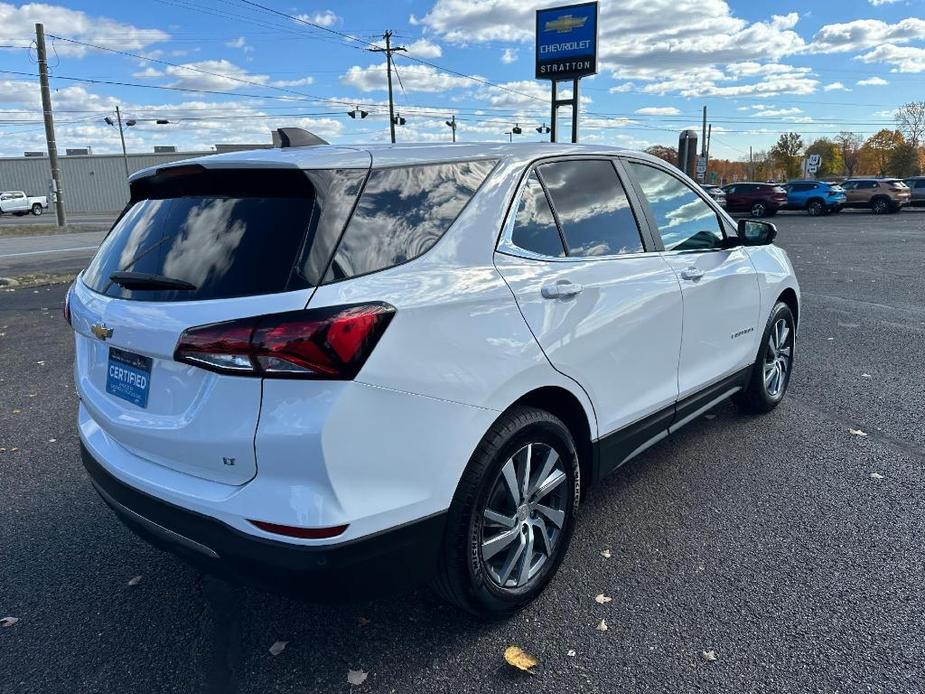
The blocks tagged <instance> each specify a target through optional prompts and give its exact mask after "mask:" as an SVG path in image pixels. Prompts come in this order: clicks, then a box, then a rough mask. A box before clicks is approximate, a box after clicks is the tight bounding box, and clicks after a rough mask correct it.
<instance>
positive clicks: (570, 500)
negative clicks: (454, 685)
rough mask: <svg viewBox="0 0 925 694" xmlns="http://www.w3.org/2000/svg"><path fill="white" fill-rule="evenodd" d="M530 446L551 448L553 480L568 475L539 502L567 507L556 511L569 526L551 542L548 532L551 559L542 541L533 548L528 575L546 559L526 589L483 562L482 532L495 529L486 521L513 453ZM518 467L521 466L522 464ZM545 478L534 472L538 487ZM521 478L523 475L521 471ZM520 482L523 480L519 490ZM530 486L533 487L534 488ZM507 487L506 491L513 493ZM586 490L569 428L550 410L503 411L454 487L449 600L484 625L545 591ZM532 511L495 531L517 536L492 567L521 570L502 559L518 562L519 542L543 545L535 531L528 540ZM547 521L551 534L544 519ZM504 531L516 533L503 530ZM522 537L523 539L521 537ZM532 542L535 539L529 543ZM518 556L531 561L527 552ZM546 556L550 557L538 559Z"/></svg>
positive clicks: (444, 565) (444, 591) (440, 576)
mask: <svg viewBox="0 0 925 694" xmlns="http://www.w3.org/2000/svg"><path fill="white" fill-rule="evenodd" d="M528 444H530V445H537V446H539V447H542V450H543V451H546V452H547V454H548V451H549V450H552V451H555V453H556V454H557V455H558V462H557V463H556V467H555V469H553V470H552V471H551V472H550V474H549V476H548V477H547V479H549V478H551V477H552V476H553V474H552V473H556V472H561V473H563V474H564V476H565V479H564V480H563V481H561V482H560V483H559V484H558V486H556V487H555V488H554V491H552V492H549V493H547V494H545V495H543V496H541V498H542V499H545V500H552V501H549V502H548V503H549V504H550V506H555V508H556V509H558V508H559V506H560V505H561V506H562V509H561V511H558V510H557V513H562V514H563V515H562V516H561V517H560V518H564V520H563V522H562V526H561V528H554V527H553V528H551V529H550V530H548V531H547V536H550V535H549V533H554V535H553V537H554V539H553V540H552V542H551V544H552V551H551V552H549V551H548V548H547V553H546V555H543V552H542V550H539V549H535V547H539V543H538V544H537V545H536V546H535V547H534V545H533V544H531V545H530V548H531V555H530V561H531V564H530V565H528V567H527V574H528V575H529V574H530V572H531V571H532V569H533V566H534V565H533V558H534V556H536V555H537V554H538V555H540V556H539V557H538V558H537V562H540V563H539V565H538V566H537V568H536V573H535V575H532V576H529V577H528V578H527V579H526V580H525V581H524V582H523V584H522V585H514V586H506V584H507V583H508V581H510V580H513V581H514V582H515V584H517V583H519V579H518V578H517V577H514V576H513V575H511V577H510V578H508V579H505V580H504V581H502V583H501V584H499V580H498V579H499V578H500V576H498V574H497V573H493V572H494V571H495V569H493V568H492V567H491V565H490V563H489V560H488V559H486V558H485V557H484V552H483V542H484V540H483V532H485V531H486V529H489V530H490V529H491V528H493V526H492V524H491V521H486V520H485V511H486V510H488V509H489V505H490V504H491V505H492V507H493V508H497V504H498V503H499V502H498V501H497V500H496V496H495V495H496V494H497V493H498V491H499V488H498V486H497V485H498V483H499V480H503V479H504V476H503V472H502V470H503V469H504V468H505V467H506V466H507V463H508V462H509V461H514V457H515V454H517V455H518V456H520V455H522V452H523V451H524V448H525V447H526V446H527V445H528ZM531 450H532V449H531ZM538 458H539V456H538ZM543 460H544V462H545V460H547V458H545V457H544V458H543ZM512 464H513V465H515V466H516V462H512ZM542 472H543V469H542V468H540V469H539V471H538V472H533V473H532V474H533V475H536V484H537V485H538V483H539V482H541V481H542V480H539V476H540V475H542ZM517 475H520V473H519V472H518V473H517ZM519 484H520V480H519V479H518V482H517V485H518V486H519ZM528 486H530V484H529V482H528ZM503 489H505V490H506V489H507V487H503ZM580 492H581V473H580V467H579V464H578V453H577V450H576V448H575V442H574V440H573V439H572V435H571V434H570V433H569V430H568V428H567V427H566V426H565V425H564V424H563V423H562V422H561V421H560V420H559V419H557V418H556V417H554V416H552V415H551V414H549V413H548V412H545V411H543V410H539V409H536V408H533V407H515V408H512V409H511V410H509V411H508V412H506V413H504V414H503V415H501V417H499V418H498V420H497V421H496V422H495V423H494V424H493V425H492V427H491V428H490V429H489V430H488V433H486V434H485V436H484V437H483V438H482V440H481V442H480V443H479V445H478V447H477V448H476V449H475V452H474V453H473V454H472V458H471V459H470V460H469V465H468V466H467V467H466V470H465V472H464V473H463V476H462V479H461V480H460V482H459V486H458V487H457V489H456V494H455V495H454V497H453V503H452V505H451V506H450V511H449V514H448V516H447V526H446V534H445V537H444V544H443V550H442V555H441V558H440V565H439V567H438V571H437V576H436V579H435V581H434V589H435V590H436V591H437V593H438V594H439V595H440V596H441V597H443V598H444V599H445V600H447V601H448V602H450V603H452V604H454V605H456V606H457V607H459V608H461V609H463V610H466V611H467V612H470V613H472V614H474V615H476V616H478V617H481V618H485V619H500V618H504V617H508V616H510V615H511V614H513V613H514V612H516V611H517V610H519V609H521V608H522V607H524V606H525V605H526V604H527V603H529V602H530V601H531V600H533V599H534V598H535V597H536V596H537V595H539V594H540V593H541V592H542V590H543V589H544V588H545V587H546V584H547V583H548V582H549V580H550V579H551V578H552V577H553V575H554V574H555V572H556V570H557V569H558V568H559V564H560V563H561V562H562V558H563V557H564V556H565V553H566V551H567V550H568V545H569V541H570V540H571V536H572V532H573V531H574V528H575V515H576V513H577V512H578V499H579V495H580ZM554 495H555V496H554ZM502 496H504V494H502ZM512 496H513V495H512V494H511V496H504V499H502V500H501V501H504V500H505V499H507V500H508V501H510V502H512V505H513V504H515V503H517V502H515V501H514V500H513V498H512ZM527 506H529V507H530V508H531V509H532V504H528V503H525V502H524V503H521V504H520V506H517V511H516V512H515V513H514V515H513V516H511V517H510V519H509V522H512V523H513V525H504V526H501V524H498V525H499V526H501V527H502V529H501V530H498V531H497V532H498V533H500V534H508V533H511V534H512V535H511V537H513V538H516V540H512V541H510V542H509V543H506V545H505V546H507V545H510V548H509V549H507V548H506V549H503V550H500V551H498V552H497V555H493V556H492V557H490V559H492V560H493V561H499V560H501V561H510V562H511V563H512V564H513V565H514V566H515V567H518V566H519V567H521V568H522V567H523V564H522V562H521V561H516V560H515V559H509V557H500V556H498V555H501V554H504V553H505V552H511V553H512V554H511V555H509V556H513V551H514V550H516V547H515V543H516V544H523V543H526V542H527V541H528V540H527V538H528V537H529V538H536V539H538V540H540V542H541V541H542V536H541V534H540V533H539V532H537V534H536V535H534V534H533V531H532V530H529V535H528V530H527V527H528V524H530V523H533V522H534V521H533V520H532V519H533V518H534V517H535V516H536V514H534V513H533V512H532V510H531V511H529V513H530V516H529V518H526V519H525V518H524V516H522V515H520V514H521V513H522V508H523V507H527ZM497 515H499V516H500V515H502V514H500V513H499V514H497ZM503 515H505V516H507V515H508V514H507V513H505V514H503ZM541 515H542V514H541ZM542 520H543V523H544V528H545V527H546V525H545V518H542ZM551 525H552V522H551V521H550V526H551ZM505 527H508V528H510V530H504V529H503V528H505ZM518 533H522V534H523V539H522V538H521V537H520V535H519V534H518ZM495 537H498V535H493V536H492V537H490V538H489V540H493V539H495ZM532 541H533V540H532V539H531V540H530V542H532ZM534 549H535V553H534V551H533V550H534ZM520 556H526V555H525V554H524V553H523V551H521V554H520ZM542 556H546V558H545V559H543V560H542V561H540V560H541V559H542ZM495 557H497V559H496V558H495ZM512 573H513V572H512ZM518 573H519V571H518Z"/></svg>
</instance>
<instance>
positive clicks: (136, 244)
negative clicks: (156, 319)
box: [83, 166, 366, 301]
mask: <svg viewBox="0 0 925 694" xmlns="http://www.w3.org/2000/svg"><path fill="white" fill-rule="evenodd" d="M365 174H366V171H363V170H344V171H313V172H305V171H296V170H270V171H266V170H260V171H255V170H208V169H205V168H203V167H201V166H192V167H182V170H181V167H177V169H176V170H173V171H172V170H171V169H165V170H164V171H163V172H158V174H156V175H154V176H151V177H147V178H145V179H139V180H138V181H135V182H134V183H133V185H132V201H131V202H130V203H129V206H128V208H127V209H126V211H125V212H124V213H123V215H122V217H120V219H119V220H118V221H117V222H116V224H115V226H114V227H113V229H112V231H111V232H110V233H109V235H108V236H107V237H106V239H105V240H104V242H103V244H102V245H101V246H100V249H99V251H98V252H97V254H96V256H95V257H94V259H93V261H92V262H91V263H90V266H89V267H88V268H87V269H86V270H85V271H84V275H83V282H84V283H85V284H86V285H87V286H88V287H89V288H90V289H92V290H94V291H97V292H100V293H103V294H106V295H107V296H113V297H118V298H123V299H131V300H136V301H192V300H205V299H226V298H232V297H240V296H252V295H257V294H273V293H278V292H282V291H290V290H294V289H301V288H305V287H309V286H313V285H314V284H316V283H317V280H318V279H319V276H318V275H319V274H320V273H317V272H316V274H315V276H314V277H313V276H312V267H313V265H312V262H313V263H314V267H317V266H319V265H320V266H322V267H324V266H325V265H326V264H327V261H328V259H329V258H330V250H331V248H332V247H333V244H332V243H331V242H328V243H327V248H328V254H327V256H325V257H324V259H323V261H318V260H314V261H312V258H313V256H312V250H313V246H314V244H313V241H314V240H315V238H316V237H317V236H318V235H319V231H320V232H321V235H324V236H331V235H333V236H334V238H336V237H337V235H339V234H340V232H341V230H342V229H343V226H344V224H345V223H346V221H347V216H348V215H349V211H350V207H351V205H352V201H351V200H350V195H351V193H352V195H353V198H354V199H355V197H356V195H357V193H358V192H359V188H360V185H361V184H362V180H363V178H364V176H365ZM114 272H134V273H145V274H148V275H154V276H160V277H164V278H169V279H171V280H180V281H182V282H184V283H189V284H190V285H192V287H193V288H192V289H138V288H135V289H127V288H124V287H122V286H120V285H119V284H118V283H116V282H114V281H112V280H111V279H110V275H111V274H112V273H114Z"/></svg>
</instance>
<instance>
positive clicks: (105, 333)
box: [90, 323, 112, 340]
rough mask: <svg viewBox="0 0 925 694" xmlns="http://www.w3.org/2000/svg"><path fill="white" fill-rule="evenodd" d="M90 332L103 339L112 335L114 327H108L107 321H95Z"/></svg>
mask: <svg viewBox="0 0 925 694" xmlns="http://www.w3.org/2000/svg"><path fill="white" fill-rule="evenodd" d="M90 332H91V333H93V334H94V335H96V337H98V338H99V339H101V340H108V339H109V338H110V337H112V328H107V327H106V324H105V323H94V324H93V325H91V326H90Z"/></svg>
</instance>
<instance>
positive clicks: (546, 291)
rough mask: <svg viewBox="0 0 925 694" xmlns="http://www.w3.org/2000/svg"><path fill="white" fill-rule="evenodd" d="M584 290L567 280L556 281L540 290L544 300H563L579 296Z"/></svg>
mask: <svg viewBox="0 0 925 694" xmlns="http://www.w3.org/2000/svg"><path fill="white" fill-rule="evenodd" d="M582 289H584V287H582V286H581V285H580V284H575V283H574V282H569V281H568V280H558V281H557V282H556V283H555V284H547V285H544V286H543V288H542V289H541V290H540V293H541V294H542V295H543V298H544V299H564V298H567V297H570V296H575V295H576V294H581V290H582Z"/></svg>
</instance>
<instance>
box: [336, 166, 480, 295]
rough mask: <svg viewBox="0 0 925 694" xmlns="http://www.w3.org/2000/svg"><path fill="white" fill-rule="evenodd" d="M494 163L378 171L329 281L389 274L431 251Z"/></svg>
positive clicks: (340, 247)
mask: <svg viewBox="0 0 925 694" xmlns="http://www.w3.org/2000/svg"><path fill="white" fill-rule="evenodd" d="M494 165H495V162H494V161H469V162H453V163H449V164H429V165H421V166H403V167H396V168H382V169H373V170H372V171H371V172H370V174H369V180H368V181H367V182H366V186H365V188H364V189H363V194H362V195H361V196H360V200H359V202H358V203H357V207H356V211H355V212H354V214H353V217H352V218H351V219H350V224H349V225H348V226H347V229H346V231H345V232H344V235H343V238H342V239H341V241H340V243H339V244H338V246H337V251H336V253H335V254H334V258H333V260H332V262H331V267H330V269H329V270H328V272H327V274H326V275H325V278H324V281H325V282H333V281H336V280H341V279H347V278H349V277H356V276H358V275H365V274H368V273H370V272H376V271H378V270H384V269H386V268H390V267H394V266H395V265H400V264H401V263H405V262H407V261H409V260H413V259H414V258H417V257H418V256H420V255H422V254H423V253H426V252H427V251H428V250H430V248H431V247H432V246H433V245H434V244H435V243H436V242H437V241H438V240H439V239H440V237H441V236H443V234H444V233H445V232H446V230H447V229H449V228H450V226H451V225H452V224H453V222H454V221H456V217H457V216H459V213H460V212H462V210H463V208H464V207H465V206H466V204H467V203H468V202H469V200H471V199H472V197H473V196H474V195H475V192H476V191H477V190H478V188H479V186H481V185H482V183H483V182H484V181H485V179H486V178H487V177H488V174H489V173H490V172H491V170H492V168H493V167H494Z"/></svg>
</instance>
